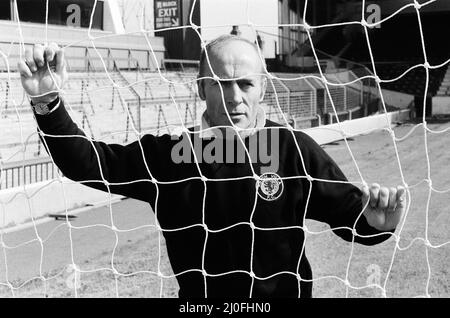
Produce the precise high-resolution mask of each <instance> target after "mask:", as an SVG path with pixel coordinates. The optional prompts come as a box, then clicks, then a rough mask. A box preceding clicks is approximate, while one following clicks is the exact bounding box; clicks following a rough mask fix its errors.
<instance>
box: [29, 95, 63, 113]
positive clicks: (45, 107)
mask: <svg viewBox="0 0 450 318" xmlns="http://www.w3.org/2000/svg"><path fill="white" fill-rule="evenodd" d="M58 104H59V97H56V98H55V99H54V100H53V101H51V102H50V103H45V102H44V103H36V104H34V103H33V102H31V106H32V107H33V110H34V112H35V113H36V114H38V115H47V114H49V113H51V111H52V110H53V109H54V108H55V106H56V105H58Z"/></svg>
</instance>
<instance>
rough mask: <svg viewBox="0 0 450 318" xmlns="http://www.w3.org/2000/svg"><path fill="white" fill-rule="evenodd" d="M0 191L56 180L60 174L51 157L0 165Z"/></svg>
mask: <svg viewBox="0 0 450 318" xmlns="http://www.w3.org/2000/svg"><path fill="white" fill-rule="evenodd" d="M0 167H1V169H0V173H1V174H0V190H4V189H10V188H14V187H19V186H23V185H27V184H32V183H36V182H41V181H48V180H52V179H55V178H56V177H57V176H58V174H59V173H61V172H60V170H59V169H58V167H56V166H55V165H54V164H53V162H52V160H51V159H50V158H49V157H44V158H36V159H28V160H23V161H19V162H6V163H3V164H0Z"/></svg>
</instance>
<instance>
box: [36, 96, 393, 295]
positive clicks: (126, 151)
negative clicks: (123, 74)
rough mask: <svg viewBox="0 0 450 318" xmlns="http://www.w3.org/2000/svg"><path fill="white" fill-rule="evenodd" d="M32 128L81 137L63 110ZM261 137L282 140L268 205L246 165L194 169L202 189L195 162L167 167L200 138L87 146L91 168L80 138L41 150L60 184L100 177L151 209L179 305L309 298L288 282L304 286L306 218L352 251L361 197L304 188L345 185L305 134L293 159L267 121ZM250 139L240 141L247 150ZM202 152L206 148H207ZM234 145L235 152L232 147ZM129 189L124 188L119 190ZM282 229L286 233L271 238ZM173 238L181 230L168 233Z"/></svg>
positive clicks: (286, 134)
mask: <svg viewBox="0 0 450 318" xmlns="http://www.w3.org/2000/svg"><path fill="white" fill-rule="evenodd" d="M36 119H37V122H38V126H39V128H40V129H41V130H42V131H43V132H44V133H46V134H51V135H82V134H83V133H82V132H81V131H80V130H79V129H78V127H77V126H76V124H75V123H74V122H73V121H72V120H71V118H70V117H69V115H68V113H67V111H66V109H65V108H64V107H63V105H61V106H60V107H59V108H58V109H56V110H55V111H54V112H53V113H51V114H49V115H47V116H39V115H36ZM265 127H268V129H278V131H279V134H278V135H279V140H280V142H279V150H278V151H276V153H278V154H279V155H278V158H277V160H279V165H278V170H277V171H273V172H275V173H276V174H277V175H278V176H279V177H280V178H282V183H283V191H282V192H281V194H280V196H279V198H278V199H276V200H271V201H270V200H265V199H263V198H262V197H260V196H259V195H258V194H257V191H259V190H258V187H257V186H256V185H257V183H256V180H255V179H254V178H253V172H252V170H251V166H250V164H249V162H244V163H231V164H230V163H210V164H208V163H205V162H202V163H199V167H200V169H201V172H202V174H203V175H204V176H205V177H207V178H208V180H207V181H205V180H201V179H200V173H199V171H198V168H197V165H196V164H195V162H194V161H192V162H191V163H174V162H173V160H172V158H171V151H172V148H173V147H174V145H175V144H176V143H177V142H178V141H179V138H187V136H189V138H191V141H193V139H192V138H199V135H198V134H186V133H184V134H183V135H182V136H183V137H179V138H174V137H173V136H172V137H171V136H169V135H163V136H159V137H156V136H153V135H145V136H143V137H142V138H141V140H140V143H141V145H142V150H143V151H142V150H141V147H140V144H139V142H137V141H136V142H133V143H131V144H128V145H126V146H123V145H118V144H106V143H103V142H94V143H93V144H94V146H95V148H96V150H97V152H98V158H97V154H96V152H95V151H94V149H93V147H92V145H91V142H90V141H89V140H87V139H85V138H80V137H65V138H60V137H59V138H58V137H49V136H48V137H45V142H46V144H47V146H48V149H47V151H49V153H50V154H51V156H52V157H53V159H54V161H55V163H56V164H57V165H58V167H59V168H60V170H61V171H62V172H63V174H64V175H65V176H66V177H68V178H70V179H72V180H75V181H85V180H98V182H89V183H84V184H85V185H88V186H90V187H93V188H96V189H100V190H105V191H107V187H106V186H105V184H104V183H103V182H102V178H101V175H100V169H101V170H102V172H103V177H104V178H105V180H107V181H108V183H109V184H110V185H109V187H110V191H111V192H112V193H116V194H121V195H124V196H127V197H131V198H135V199H138V200H142V201H146V202H148V203H149V204H150V206H151V207H152V209H153V211H155V214H156V217H157V219H158V222H159V224H160V226H161V228H162V229H163V235H164V238H165V240H166V245H167V252H168V255H169V259H170V263H171V266H172V268H173V271H174V273H175V274H176V275H177V276H176V278H177V280H178V283H179V286H180V290H179V296H180V297H205V296H208V297H249V296H251V297H298V296H301V297H311V296H312V295H311V294H312V282H311V281H309V282H305V281H303V280H299V279H298V278H297V277H298V276H297V275H296V273H298V274H299V277H301V279H304V280H311V279H312V271H311V267H310V265H309V263H308V260H307V258H306V254H305V251H304V232H303V230H302V229H301V228H300V227H301V226H303V223H304V219H305V218H309V219H314V220H317V221H321V222H325V223H327V224H329V226H330V227H331V228H333V229H334V228H339V227H348V228H350V229H334V230H333V231H334V233H335V234H337V235H338V236H340V237H341V238H343V239H344V240H346V241H352V239H353V234H352V231H351V228H353V227H354V225H355V222H356V220H357V218H358V216H359V215H360V213H361V210H362V203H361V192H360V190H359V189H358V188H356V187H355V186H353V185H351V184H348V183H330V182H322V181H316V180H314V181H312V183H311V182H310V181H309V180H308V179H307V178H305V176H306V173H305V170H306V171H307V172H308V174H309V175H310V176H312V177H313V178H317V179H323V180H338V181H339V180H341V181H347V180H346V178H345V176H344V175H343V173H342V172H341V170H340V169H339V168H338V166H337V165H336V163H335V162H334V161H333V160H332V159H331V158H330V157H329V156H328V155H327V154H326V153H325V151H324V150H323V149H322V148H321V147H320V146H319V145H318V144H317V143H316V142H315V141H314V140H312V139H311V138H310V137H309V136H307V135H306V134H304V133H301V132H295V133H294V134H295V139H296V140H297V143H298V146H299V148H300V150H301V156H300V154H299V152H298V150H297V146H296V143H295V140H294V137H293V135H292V133H291V132H290V131H288V130H287V129H284V128H282V127H281V126H279V125H278V124H276V123H273V122H271V121H268V120H267V121H266V125H265ZM270 127H274V128H270ZM280 127H281V128H280ZM265 129H266V128H264V129H263V130H265ZM258 134H259V132H258V133H256V134H254V135H252V136H249V137H246V138H245V139H244V141H245V144H246V145H247V147H248V143H249V140H250V139H251V138H257V136H258ZM269 135H270V134H269ZM202 142H203V143H202V145H203V146H205V145H206V144H208V142H211V139H206V140H203V141H202ZM224 142H230V141H224ZM234 145H235V146H236V147H239V146H240V147H242V144H241V143H239V142H236V143H235V144H234ZM236 153H237V152H236ZM274 153H275V152H274ZM144 157H145V160H146V163H147V166H148V169H149V171H150V173H151V175H152V176H153V178H154V179H156V180H157V181H159V182H162V183H152V182H151V178H152V176H151V175H150V174H149V173H148V170H147V167H146V165H145V163H144ZM301 157H303V162H304V168H303V164H302V161H301ZM99 163H100V164H101V167H100V166H99ZM252 167H253V169H254V171H255V173H256V174H257V175H260V174H261V172H262V169H263V167H264V164H262V163H261V162H258V160H256V162H253V161H252ZM241 177H243V178H241ZM246 177H247V178H246ZM288 177H294V178H288ZM188 178H190V179H188ZM235 178H239V179H235ZM283 178H287V179H283ZM185 179H188V180H185ZM214 179H229V180H221V181H214ZM172 181H177V182H172ZM127 182H131V183H129V184H123V183H127ZM117 183H121V184H117ZM311 184H312V189H310V187H311ZM279 188H280V187H279ZM310 190H311V194H310V198H309V203H308V204H307V199H308V194H309V192H310ZM205 191H206V196H205ZM255 200H256V202H255ZM255 203H256V204H255ZM203 211H204V213H203ZM123 213H126V211H123ZM305 213H306V215H305ZM203 222H204V224H205V225H206V226H207V229H208V230H210V231H208V233H207V229H205V227H204V226H203ZM251 222H252V223H253V224H254V226H255V227H256V228H255V229H254V230H252V227H251V225H250V224H251ZM240 223H241V224H240ZM284 227H288V229H283V230H280V229H277V228H284ZM258 228H260V229H258ZM174 229H179V230H176V231H171V230H174ZM165 230H168V231H165ZM356 231H357V233H358V234H360V235H366V236H367V235H373V234H379V233H380V232H378V231H377V230H376V229H374V228H372V227H370V226H369V225H368V224H367V222H366V219H365V217H364V216H361V217H360V218H359V220H358V222H357V224H356ZM389 237H390V233H385V234H380V235H377V236H372V237H370V238H367V237H366V238H362V237H360V236H355V237H354V240H355V242H358V243H361V244H365V245H373V244H377V243H380V242H382V241H384V240H386V239H388V238H389ZM252 251H253V258H252V257H251V256H252ZM299 263H300V264H299ZM203 268H204V270H205V271H206V273H207V274H209V275H212V276H209V275H206V279H205V276H204V275H203V273H202V269H203ZM193 270H195V271H193ZM251 271H253V273H254V274H255V278H254V280H253V282H252V277H251V275H249V274H248V273H249V272H251ZM228 272H233V273H228ZM224 273H228V274H225V275H224ZM167 274H168V273H167ZM269 276H270V277H271V278H268V277H269ZM258 278H264V279H258ZM299 289H300V290H299ZM205 293H206V295H205Z"/></svg>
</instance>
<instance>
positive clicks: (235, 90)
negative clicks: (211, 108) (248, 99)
mask: <svg viewBox="0 0 450 318" xmlns="http://www.w3.org/2000/svg"><path fill="white" fill-rule="evenodd" d="M224 95H225V96H224V97H225V103H226V106H227V108H228V109H230V108H233V107H235V106H237V105H239V104H241V103H242V92H241V88H240V87H239V85H238V84H237V83H236V82H230V83H229V84H228V85H226V88H225V90H224Z"/></svg>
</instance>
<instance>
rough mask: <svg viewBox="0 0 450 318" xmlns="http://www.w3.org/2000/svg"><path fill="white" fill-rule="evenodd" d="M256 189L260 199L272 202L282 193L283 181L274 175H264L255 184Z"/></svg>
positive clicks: (270, 173) (269, 173)
mask: <svg viewBox="0 0 450 318" xmlns="http://www.w3.org/2000/svg"><path fill="white" fill-rule="evenodd" d="M257 188H258V195H259V196H260V197H261V198H262V199H264V200H266V201H274V200H276V199H278V198H279V197H280V195H281V194H282V193H283V180H282V179H281V178H280V176H279V175H277V174H276V173H272V172H268V173H264V174H262V175H261V176H260V180H258V182H257Z"/></svg>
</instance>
